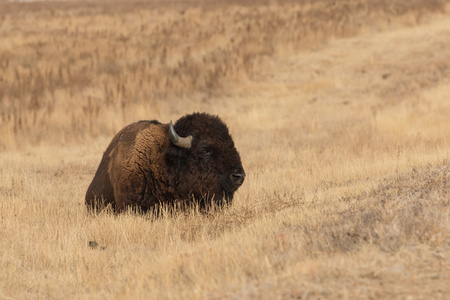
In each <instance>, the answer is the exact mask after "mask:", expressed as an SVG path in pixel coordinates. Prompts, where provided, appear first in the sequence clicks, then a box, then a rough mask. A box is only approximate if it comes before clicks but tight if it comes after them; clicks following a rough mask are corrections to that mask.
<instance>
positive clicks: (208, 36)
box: [0, 0, 450, 299]
mask: <svg viewBox="0 0 450 300" xmlns="http://www.w3.org/2000/svg"><path fill="white" fill-rule="evenodd" d="M449 8H450V5H449V4H448V3H446V2H445V1H404V0H396V1H386V0H374V1H362V0H358V1H347V0H345V1H328V0H322V1H310V2H307V1H302V2H296V1H292V2H291V1H283V2H281V1H280V2H267V3H266V2H262V1H261V2H260V3H255V2H253V1H252V2H250V1H249V2H248V3H243V2H238V1H236V2H228V3H218V2H217V1H213V0H211V1H202V2H201V1H198V2H197V1H186V2H184V1H180V2H177V3H174V2H170V3H164V2H160V1H141V2H136V3H130V2H125V1H123V2H110V1H106V2H76V1H75V2H62V3H60V2H55V3H53V2H51V3H41V2H39V3H0V270H1V271H0V299H3V298H4V299H30V298H33V299H34V298H51V299H53V298H55V299H61V298H68V299H69V298H70V299H87V298H89V299H91V298H108V299H111V298H113V299H117V298H120V299H121V298H130V299H134V298H138V299H165V298H177V299H178V298H187V299H192V298H200V299H204V298H208V299H210V298H212V299H222V298H225V299H227V298H231V299H241V298H250V299H261V298H263V299H291V298H294V299H355V298H358V299H359V298H363V299H365V298H370V299H374V298H375V299H378V298H394V299H439V298H441V299H446V298H449V297H450V287H449V285H448V282H450V260H449V257H450V246H449V245H450V208H449V199H450V162H449V159H450V150H449V149H450V134H449V133H450V122H449V121H448V118H449V117H448V116H449V115H450V101H449V99H450V84H449V83H450V51H448V49H450V18H449V13H450V10H449ZM192 111H207V112H210V113H215V114H219V115H220V116H221V117H222V118H223V119H224V120H225V121H226V122H227V124H228V125H229V127H230V130H231V132H232V134H233V137H234V140H235V143H236V146H237V148H238V150H240V152H241V157H242V161H243V164H244V168H245V170H246V172H247V174H248V176H247V179H246V182H245V183H244V185H243V186H242V187H241V189H240V190H239V191H238V193H237V196H236V199H235V200H236V201H235V203H233V205H232V206H231V207H228V208H225V209H223V210H218V211H215V212H211V213H209V214H200V213H198V212H197V211H196V210H195V209H192V210H189V211H187V212H172V213H167V214H164V215H163V216H162V217H159V218H154V217H153V216H141V215H135V214H133V213H127V214H122V215H118V216H115V215H113V214H110V213H107V212H103V213H101V214H99V215H90V214H88V213H87V212H86V210H85V207H84V203H83V201H84V193H85V191H86V188H87V186H88V184H89V182H90V180H91V179H92V177H93V175H94V172H95V169H96V168H97V166H98V163H99V162H100V158H101V155H102V151H104V150H105V148H106V146H107V144H108V143H109V141H110V139H111V138H112V136H113V135H114V133H115V132H116V131H117V130H119V129H120V128H121V127H123V126H125V125H126V124H128V123H130V122H133V121H136V120H139V119H159V120H160V121H162V122H168V121H169V120H170V119H174V120H175V119H177V118H178V117H180V116H181V115H183V114H185V113H190V112H192Z"/></svg>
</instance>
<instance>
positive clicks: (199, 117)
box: [165, 113, 245, 204]
mask: <svg viewBox="0 0 450 300" xmlns="http://www.w3.org/2000/svg"><path fill="white" fill-rule="evenodd" d="M169 136H170V140H171V144H170V146H169V148H168V149H167V150H166V153H165V159H166V163H167V165H168V166H169V172H170V173H172V174H171V175H172V176H171V177H172V178H175V182H174V184H175V186H176V187H175V189H176V193H175V194H178V195H179V197H180V198H185V196H186V195H189V196H193V197H194V198H195V199H197V200H199V201H200V202H201V203H203V204H207V203H208V202H210V201H211V200H213V201H214V202H216V203H222V202H223V201H227V202H231V201H232V199H233V195H234V192H235V191H236V190H237V189H238V188H239V187H240V186H241V185H242V183H243V182H244V178H245V171H244V169H243V167H242V163H241V158H240V156H239V153H238V151H237V150H236V148H235V147H234V142H233V140H232V138H231V136H230V133H229V132H228V128H227V126H226V125H225V124H224V123H223V122H222V121H221V120H220V119H219V118H218V117H216V116H211V115H209V114H205V113H194V114H191V115H186V116H184V117H182V118H180V119H179V120H178V121H177V122H176V124H175V126H174V125H173V124H172V122H171V123H170V125H169Z"/></svg>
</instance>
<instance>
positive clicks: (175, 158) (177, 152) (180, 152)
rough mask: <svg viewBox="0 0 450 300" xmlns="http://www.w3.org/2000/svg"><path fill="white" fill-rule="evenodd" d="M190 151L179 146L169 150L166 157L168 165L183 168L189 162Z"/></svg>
mask: <svg viewBox="0 0 450 300" xmlns="http://www.w3.org/2000/svg"><path fill="white" fill-rule="evenodd" d="M188 155H189V151H187V150H186V149H183V148H179V147H177V146H172V147H169V148H167V150H166V153H165V157H166V163H167V164H168V165H170V166H181V165H182V164H183V163H184V162H186V161H187V158H188Z"/></svg>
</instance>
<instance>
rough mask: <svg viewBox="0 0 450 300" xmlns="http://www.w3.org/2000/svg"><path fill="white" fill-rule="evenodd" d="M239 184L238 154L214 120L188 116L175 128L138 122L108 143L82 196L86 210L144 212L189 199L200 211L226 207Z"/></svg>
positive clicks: (200, 115) (223, 128)
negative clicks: (108, 208)
mask: <svg viewBox="0 0 450 300" xmlns="http://www.w3.org/2000/svg"><path fill="white" fill-rule="evenodd" d="M244 179H245V172H244V169H243V167H242V164H241V159H240V156H239V153H238V152H237V150H236V148H235V146H234V142H233V140H232V138H231V136H230V134H229V132H228V128H227V126H226V125H225V124H224V123H223V122H222V121H221V120H220V119H219V117H217V116H212V115H209V114H206V113H194V114H190V115H186V116H184V117H182V118H180V119H179V120H178V121H177V122H176V124H175V126H173V125H172V123H170V124H161V123H159V122H158V121H140V122H137V123H133V124H130V125H129V126H127V127H125V128H124V129H122V130H121V131H119V132H118V133H117V135H116V136H115V137H114V138H113V140H112V141H111V143H110V145H109V146H108V148H107V149H106V151H105V153H104V154H103V158H102V161H101V162H100V166H99V167H98V169H97V172H96V174H95V176H94V179H93V180H92V183H91V184H90V186H89V188H88V190H87V192H86V205H87V206H88V207H89V208H93V209H97V210H98V209H102V208H104V207H106V206H108V205H110V206H111V207H112V208H113V209H114V210H115V211H116V212H121V211H123V210H125V209H126V208H127V207H140V208H141V209H142V210H144V211H145V210H148V209H151V208H154V207H156V206H157V205H159V204H163V203H167V204H170V203H174V202H177V201H180V200H181V201H183V202H188V203H190V201H192V200H194V199H195V200H196V201H198V203H199V204H200V206H201V207H206V206H207V204H209V203H211V202H215V203H217V204H223V203H225V202H231V201H232V200H233V196H234V193H235V192H236V190H237V189H238V188H239V187H240V186H241V185H242V183H243V182H244Z"/></svg>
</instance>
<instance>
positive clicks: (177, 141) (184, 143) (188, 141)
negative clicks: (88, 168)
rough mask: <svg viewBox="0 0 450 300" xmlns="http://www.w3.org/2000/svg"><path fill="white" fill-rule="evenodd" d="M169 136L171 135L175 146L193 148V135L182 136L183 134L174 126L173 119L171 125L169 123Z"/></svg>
mask: <svg viewBox="0 0 450 300" xmlns="http://www.w3.org/2000/svg"><path fill="white" fill-rule="evenodd" d="M169 136H170V140H171V141H172V143H173V144H174V145H175V146H177V147H181V148H186V149H189V148H191V145H192V135H190V136H188V137H181V136H179V135H178V134H177V133H176V132H175V129H174V128H173V124H172V121H170V125H169Z"/></svg>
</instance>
